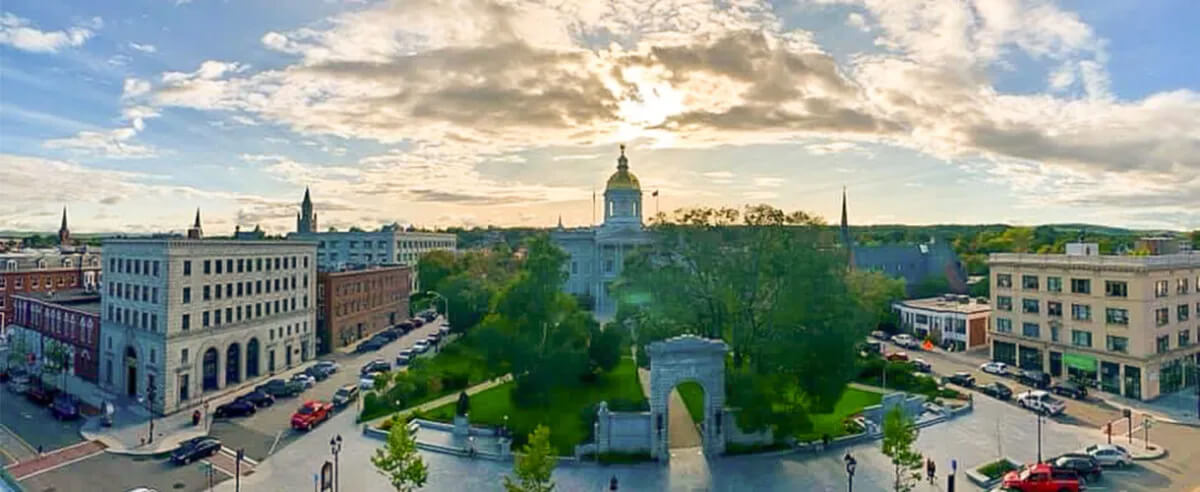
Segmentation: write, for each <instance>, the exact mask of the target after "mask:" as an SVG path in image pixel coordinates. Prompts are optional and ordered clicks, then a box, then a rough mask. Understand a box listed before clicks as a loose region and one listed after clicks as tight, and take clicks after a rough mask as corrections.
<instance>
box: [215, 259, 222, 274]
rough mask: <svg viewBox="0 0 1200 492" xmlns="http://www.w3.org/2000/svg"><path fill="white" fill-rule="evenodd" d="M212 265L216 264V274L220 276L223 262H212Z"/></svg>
mask: <svg viewBox="0 0 1200 492" xmlns="http://www.w3.org/2000/svg"><path fill="white" fill-rule="evenodd" d="M213 263H216V264H217V274H220V273H221V269H222V266H223V265H224V264H225V262H223V261H221V260H214V261H213Z"/></svg>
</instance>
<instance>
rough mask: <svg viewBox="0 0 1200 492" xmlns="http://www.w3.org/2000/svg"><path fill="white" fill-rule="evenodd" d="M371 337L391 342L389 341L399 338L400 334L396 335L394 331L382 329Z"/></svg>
mask: <svg viewBox="0 0 1200 492" xmlns="http://www.w3.org/2000/svg"><path fill="white" fill-rule="evenodd" d="M371 338H374V339H378V340H383V341H384V342H385V343H391V342H393V341H395V340H396V339H397V338H400V335H397V334H396V333H395V332H393V331H390V330H384V331H381V332H379V333H376V334H375V336H373V337H371Z"/></svg>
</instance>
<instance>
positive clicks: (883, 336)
mask: <svg viewBox="0 0 1200 492" xmlns="http://www.w3.org/2000/svg"><path fill="white" fill-rule="evenodd" d="M871 338H874V339H876V340H887V339H888V334H887V332H886V331H883V330H875V331H873V332H871Z"/></svg>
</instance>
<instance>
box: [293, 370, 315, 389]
mask: <svg viewBox="0 0 1200 492" xmlns="http://www.w3.org/2000/svg"><path fill="white" fill-rule="evenodd" d="M292 381H296V382H299V383H300V384H302V385H304V389H309V388H311V387H313V385H314V384H317V380H316V378H313V377H312V376H309V375H308V374H305V373H302V372H298V373H296V374H293V375H292Z"/></svg>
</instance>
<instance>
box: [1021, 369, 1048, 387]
mask: <svg viewBox="0 0 1200 492" xmlns="http://www.w3.org/2000/svg"><path fill="white" fill-rule="evenodd" d="M1017 381H1019V382H1020V383H1021V384H1024V385H1026V386H1031V387H1034V388H1037V389H1046V387H1047V386H1050V375H1049V374H1046V373H1044V372H1042V371H1034V370H1028V369H1027V370H1024V371H1021V373H1020V374H1017Z"/></svg>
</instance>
